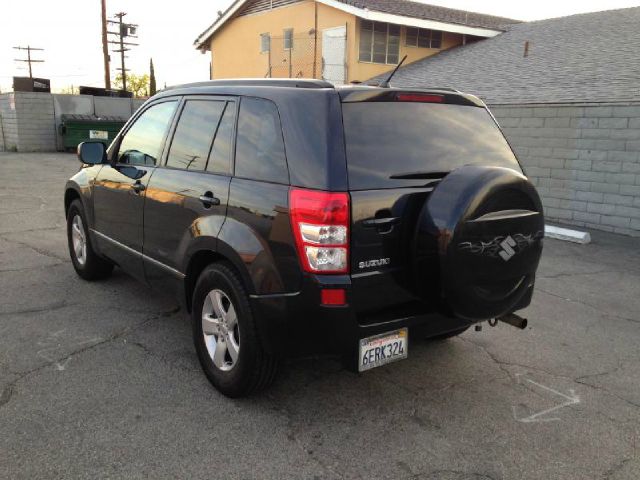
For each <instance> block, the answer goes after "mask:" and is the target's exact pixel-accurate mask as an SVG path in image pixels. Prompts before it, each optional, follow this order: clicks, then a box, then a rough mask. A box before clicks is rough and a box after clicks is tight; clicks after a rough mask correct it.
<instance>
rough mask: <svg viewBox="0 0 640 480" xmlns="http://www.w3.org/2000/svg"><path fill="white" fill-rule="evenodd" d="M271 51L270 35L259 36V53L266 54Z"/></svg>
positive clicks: (262, 34)
mask: <svg viewBox="0 0 640 480" xmlns="http://www.w3.org/2000/svg"><path fill="white" fill-rule="evenodd" d="M269 50H271V35H270V34H268V33H261V34H260V53H267V52H268V51H269Z"/></svg>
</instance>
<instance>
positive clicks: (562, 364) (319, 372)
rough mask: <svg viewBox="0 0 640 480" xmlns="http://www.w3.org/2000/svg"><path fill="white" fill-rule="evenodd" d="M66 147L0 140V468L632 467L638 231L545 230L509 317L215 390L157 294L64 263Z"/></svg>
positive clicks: (387, 474)
mask: <svg viewBox="0 0 640 480" xmlns="http://www.w3.org/2000/svg"><path fill="white" fill-rule="evenodd" d="M78 167H79V164H78V162H77V160H76V159H75V157H74V155H71V154H16V153H4V154H3V153H0V478H7V479H14V478H15V479H22V478H24V479H36V478H47V479H48V478H92V479H96V478H154V479H159V478H194V479H195V478H206V479H227V478H229V479H245V478H246V479H271V478H274V479H283V478H291V479H341V478H347V479H359V478H363V479H364V478H367V479H378V478H379V479H442V480H471V479H474V480H482V479H493V480H498V479H518V480H520V479H563V480H570V479H579V480H584V479H611V480H619V479H633V480H636V479H638V478H640V449H639V443H640V313H639V312H640V239H632V238H627V237H621V236H616V235H610V234H604V233H598V232H592V236H593V242H592V243H591V244H589V245H584V246H583V245H576V244H570V243H566V242H559V241H555V240H550V239H547V240H545V251H544V255H543V260H542V264H541V267H540V270H539V277H538V282H537V289H536V293H535V295H534V299H533V303H532V305H531V306H530V307H529V308H528V309H527V310H525V311H524V312H523V316H526V317H527V318H528V319H529V327H528V328H527V329H526V330H524V331H520V330H517V329H515V328H513V327H511V326H508V325H505V324H499V325H498V326H497V327H495V328H492V327H489V326H488V325H486V324H485V326H484V328H483V330H482V331H481V332H475V331H468V332H466V333H464V334H463V335H461V336H460V337H458V338H454V339H451V340H448V341H441V342H433V341H424V340H418V339H412V343H411V345H410V350H409V358H408V359H407V360H406V361H402V362H397V363H395V364H392V365H388V366H386V367H383V368H379V369H375V370H372V371H370V372H367V373H365V374H361V375H358V374H355V373H351V372H348V371H345V370H344V369H343V368H342V366H341V364H340V362H339V361H337V360H336V359H334V358H324V357H322V358H305V359H299V360H293V361H288V362H287V363H286V364H285V365H284V367H283V370H282V372H281V374H280V376H279V377H278V379H277V381H276V383H275V384H274V386H273V387H272V388H270V389H269V390H267V391H265V392H263V393H262V394H260V395H258V396H255V397H252V398H248V399H242V400H230V399H227V398H225V397H223V396H222V395H220V394H219V393H217V392H216V390H215V389H214V388H213V387H211V386H210V384H209V383H208V382H207V380H206V378H205V377H204V375H203V374H202V373H201V371H200V367H199V365H198V362H197V359H196V355H195V352H194V349H193V346H192V341H191V332H190V327H189V321H188V318H187V317H186V315H185V314H184V313H183V312H181V311H179V310H178V309H177V305H176V304H175V302H174V300H173V299H172V298H168V297H167V296H164V295H162V294H159V293H157V292H154V291H152V290H150V289H148V288H147V287H145V286H143V285H141V284H139V283H137V282H136V281H134V280H133V279H131V278H130V277H128V276H127V275H125V274H124V273H123V272H121V271H119V270H116V271H115V272H114V275H113V276H112V277H111V278H110V279H109V280H106V281H102V282H97V283H87V282H84V281H82V280H81V279H80V278H79V277H77V276H76V274H75V272H74V271H73V268H72V266H71V263H70V261H69V259H68V252H67V243H66V236H65V219H64V213H63V189H64V183H65V180H66V179H67V178H68V177H70V176H71V175H73V173H74V172H75V171H77V169H78Z"/></svg>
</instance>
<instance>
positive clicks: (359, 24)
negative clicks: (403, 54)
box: [358, 20, 402, 65]
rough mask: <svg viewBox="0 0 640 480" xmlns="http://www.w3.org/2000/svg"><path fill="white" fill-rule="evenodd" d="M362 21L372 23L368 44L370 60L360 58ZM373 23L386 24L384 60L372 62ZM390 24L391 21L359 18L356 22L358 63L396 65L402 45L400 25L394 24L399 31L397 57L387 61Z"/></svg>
mask: <svg viewBox="0 0 640 480" xmlns="http://www.w3.org/2000/svg"><path fill="white" fill-rule="evenodd" d="M363 22H371V24H372V25H374V29H373V32H372V35H371V46H370V52H369V53H370V54H369V58H370V60H362V58H360V43H361V42H362V25H363ZM375 24H379V25H386V27H387V36H386V39H385V47H386V48H385V55H384V62H374V61H373V45H374V39H375ZM391 25H392V24H391V23H387V22H376V21H373V20H359V23H358V35H359V38H358V62H360V63H373V64H376V65H397V64H398V62H399V61H400V47H401V46H402V27H401V26H400V25H395V24H394V25H395V26H396V27H398V29H399V31H398V59H397V60H396V61H395V62H389V28H390V26H391Z"/></svg>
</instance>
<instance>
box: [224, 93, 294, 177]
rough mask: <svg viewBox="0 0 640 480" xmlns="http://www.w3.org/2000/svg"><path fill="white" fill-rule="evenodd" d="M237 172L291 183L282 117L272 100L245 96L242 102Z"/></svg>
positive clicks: (245, 175) (239, 117) (247, 175)
mask: <svg viewBox="0 0 640 480" xmlns="http://www.w3.org/2000/svg"><path fill="white" fill-rule="evenodd" d="M235 175H236V176H237V177H243V178H251V179H254V180H263V181H266V182H274V183H288V180H289V174H288V170H287V164H286V160H285V153H284V141H283V140H282V127H281V125H280V117H279V115H278V110H277V109H276V106H275V104H274V103H273V102H271V101H269V100H263V99H259V98H243V99H242V101H241V103H240V112H239V114H238V135H237V140H236V169H235Z"/></svg>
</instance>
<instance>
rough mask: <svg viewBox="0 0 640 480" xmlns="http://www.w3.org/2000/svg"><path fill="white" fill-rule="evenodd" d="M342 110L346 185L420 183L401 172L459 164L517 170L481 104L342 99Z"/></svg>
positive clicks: (432, 170) (369, 186)
mask: <svg viewBox="0 0 640 480" xmlns="http://www.w3.org/2000/svg"><path fill="white" fill-rule="evenodd" d="M342 115H343V122H344V131H345V141H346V150H347V162H348V174H349V188H350V189H352V190H365V189H376V188H393V187H404V186H417V185H424V183H425V181H424V179H418V178H413V179H411V178H406V177H407V176H410V175H411V174H423V173H424V174H428V173H438V172H450V171H451V170H453V169H455V168H457V167H461V166H463V165H495V166H499V167H508V168H512V169H514V170H517V171H519V172H520V171H522V170H521V169H520V166H519V165H518V161H517V160H516V158H515V156H514V154H513V152H512V151H511V148H510V147H509V144H508V143H507V141H506V140H505V138H504V136H503V135H502V132H501V131H500V129H499V128H498V127H497V125H496V124H495V122H494V121H493V119H492V118H491V116H490V115H489V113H488V112H487V111H486V110H485V109H484V108H479V107H472V106H463V105H450V104H430V103H411V102H394V103H392V102H358V103H344V104H343V105H342ZM402 176H404V177H405V178H397V177H402ZM393 177H396V178H393Z"/></svg>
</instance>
